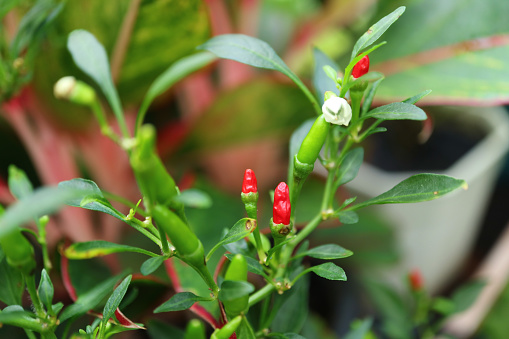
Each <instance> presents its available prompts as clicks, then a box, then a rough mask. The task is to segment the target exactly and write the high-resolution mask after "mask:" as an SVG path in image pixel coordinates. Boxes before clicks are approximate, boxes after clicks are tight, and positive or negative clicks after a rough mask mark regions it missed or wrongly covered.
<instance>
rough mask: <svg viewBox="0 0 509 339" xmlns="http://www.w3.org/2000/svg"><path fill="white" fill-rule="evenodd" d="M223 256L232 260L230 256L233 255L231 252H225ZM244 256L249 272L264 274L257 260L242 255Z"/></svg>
mask: <svg viewBox="0 0 509 339" xmlns="http://www.w3.org/2000/svg"><path fill="white" fill-rule="evenodd" d="M225 256H226V257H227V258H228V260H232V258H233V257H234V256H235V254H233V253H226V254H225ZM244 258H246V262H247V270H248V271H249V272H251V273H254V274H258V275H263V276H265V272H263V266H262V264H260V263H259V262H258V260H256V259H253V258H251V257H249V256H246V255H244Z"/></svg>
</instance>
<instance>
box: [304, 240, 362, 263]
mask: <svg viewBox="0 0 509 339" xmlns="http://www.w3.org/2000/svg"><path fill="white" fill-rule="evenodd" d="M352 254H353V252H352V251H349V250H347V249H345V248H343V247H341V246H339V245H336V244H327V245H322V246H318V247H315V248H312V249H310V250H308V251H306V252H303V253H300V254H299V255H300V256H309V257H311V258H316V259H325V260H333V259H342V258H347V257H349V256H351V255H352Z"/></svg>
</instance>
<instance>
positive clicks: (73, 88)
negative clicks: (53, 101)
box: [53, 76, 96, 106]
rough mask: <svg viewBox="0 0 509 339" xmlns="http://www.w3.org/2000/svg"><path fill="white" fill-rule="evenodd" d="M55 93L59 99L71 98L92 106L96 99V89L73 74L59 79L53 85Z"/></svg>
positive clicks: (78, 102)
mask: <svg viewBox="0 0 509 339" xmlns="http://www.w3.org/2000/svg"><path fill="white" fill-rule="evenodd" d="M53 93H54V95H55V97H56V98H57V99H65V100H69V101H71V102H73V103H76V104H80V105H84V106H90V105H92V104H93V103H94V102H95V100H96V97H95V91H94V89H93V88H92V87H90V86H89V85H87V84H86V83H84V82H82V81H78V80H76V79H75V78H74V77H72V76H67V77H63V78H61V79H60V80H58V81H57V83H56V84H55V86H54V87H53Z"/></svg>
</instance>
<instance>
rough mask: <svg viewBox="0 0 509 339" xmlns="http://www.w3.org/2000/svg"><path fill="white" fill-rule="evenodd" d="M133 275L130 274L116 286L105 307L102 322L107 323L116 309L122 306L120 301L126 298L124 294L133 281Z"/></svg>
mask: <svg viewBox="0 0 509 339" xmlns="http://www.w3.org/2000/svg"><path fill="white" fill-rule="evenodd" d="M131 279H132V276H131V275H128V276H127V277H126V278H125V279H124V280H123V281H122V282H121V283H120V285H118V287H117V288H115V291H113V294H112V295H111V296H110V297H109V298H108V301H107V302H106V305H105V306H104V309H103V319H102V323H103V324H106V323H107V322H108V320H110V318H111V317H113V315H114V314H115V310H116V309H117V308H118V306H120V302H121V301H122V299H124V296H125V294H126V292H127V288H128V287H129V284H130V283H131Z"/></svg>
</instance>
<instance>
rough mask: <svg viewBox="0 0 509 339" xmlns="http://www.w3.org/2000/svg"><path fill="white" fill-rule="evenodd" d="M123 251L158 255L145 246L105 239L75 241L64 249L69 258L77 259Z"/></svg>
mask: <svg viewBox="0 0 509 339" xmlns="http://www.w3.org/2000/svg"><path fill="white" fill-rule="evenodd" d="M121 252H134V253H141V254H146V255H149V256H152V257H158V255H157V254H154V253H152V252H149V251H147V250H144V249H143V248H139V247H134V246H128V245H120V244H115V243H112V242H108V241H105V240H93V241H86V242H78V243H74V244H72V245H71V246H69V247H68V248H67V249H66V250H65V251H64V255H65V256H66V257H67V258H69V259H74V260H76V259H89V258H94V257H101V256H105V255H108V254H112V253H121Z"/></svg>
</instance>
